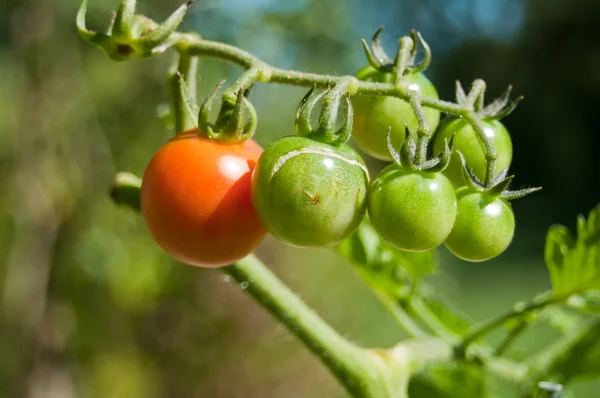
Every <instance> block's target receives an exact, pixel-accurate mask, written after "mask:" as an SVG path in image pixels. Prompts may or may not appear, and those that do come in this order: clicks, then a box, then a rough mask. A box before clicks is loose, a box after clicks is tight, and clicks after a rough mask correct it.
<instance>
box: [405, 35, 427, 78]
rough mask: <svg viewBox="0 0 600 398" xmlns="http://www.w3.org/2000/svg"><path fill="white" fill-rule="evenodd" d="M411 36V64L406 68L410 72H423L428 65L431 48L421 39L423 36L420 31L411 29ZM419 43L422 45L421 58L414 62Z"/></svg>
mask: <svg viewBox="0 0 600 398" xmlns="http://www.w3.org/2000/svg"><path fill="white" fill-rule="evenodd" d="M411 37H412V40H413V43H414V45H413V50H412V52H411V62H410V63H411V65H410V66H409V67H408V70H410V71H411V72H424V71H425V70H426V69H427V68H429V65H430V64H431V48H430V47H429V44H427V42H426V41H425V39H423V36H422V35H421V33H420V32H417V31H415V30H414V29H413V30H412V31H411ZM419 44H421V46H422V47H423V59H422V60H421V61H420V62H416V56H417V49H418V46H419Z"/></svg>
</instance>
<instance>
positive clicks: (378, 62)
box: [361, 26, 431, 76]
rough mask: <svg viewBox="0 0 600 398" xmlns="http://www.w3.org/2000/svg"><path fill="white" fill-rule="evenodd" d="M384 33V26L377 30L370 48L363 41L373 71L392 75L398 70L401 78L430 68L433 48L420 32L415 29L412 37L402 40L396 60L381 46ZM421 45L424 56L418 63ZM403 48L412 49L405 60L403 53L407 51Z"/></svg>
mask: <svg viewBox="0 0 600 398" xmlns="http://www.w3.org/2000/svg"><path fill="white" fill-rule="evenodd" d="M382 31H383V26H381V27H379V29H377V31H376V32H375V34H373V38H372V39H371V45H370V46H369V44H368V43H367V41H366V40H365V39H362V40H361V43H362V46H363V50H364V52H365V56H366V57H367V61H368V62H369V65H370V66H371V67H372V68H373V69H375V70H377V71H379V72H382V73H392V72H394V70H395V69H398V72H399V75H400V76H401V75H403V74H404V73H412V72H423V71H425V70H426V69H427V68H428V67H429V64H430V63H431V48H430V47H429V45H428V44H427V42H426V41H425V39H423V36H421V34H420V33H419V32H417V31H415V30H414V29H413V30H411V32H410V36H405V37H402V38H400V40H399V42H400V46H399V49H398V51H397V53H396V56H395V57H394V59H392V58H390V56H389V55H388V54H387V52H386V51H385V49H384V48H383V45H382V44H381V39H380V36H381V32H382ZM419 44H420V45H421V46H422V47H423V53H424V56H423V59H422V60H421V61H418V62H417V61H416V58H417V52H418V49H419ZM403 46H405V47H407V48H410V50H409V52H408V53H407V54H406V58H405V59H404V57H405V54H404V53H403V52H404V51H405V49H403Z"/></svg>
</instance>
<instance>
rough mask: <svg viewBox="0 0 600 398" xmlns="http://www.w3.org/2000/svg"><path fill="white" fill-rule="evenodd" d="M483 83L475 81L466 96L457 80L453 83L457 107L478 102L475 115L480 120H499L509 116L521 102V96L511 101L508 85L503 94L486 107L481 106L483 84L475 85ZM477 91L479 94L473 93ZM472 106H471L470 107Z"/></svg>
mask: <svg viewBox="0 0 600 398" xmlns="http://www.w3.org/2000/svg"><path fill="white" fill-rule="evenodd" d="M478 82H479V83H483V81H481V80H479V81H478V80H476V81H475V82H473V85H472V86H471V90H470V91H469V94H468V95H467V94H466V92H465V90H464V88H463V86H462V84H461V83H460V81H459V80H456V82H455V86H456V88H455V97H456V103H457V104H458V105H468V103H469V102H470V101H473V102H478V104H476V105H477V106H476V107H475V114H476V115H477V116H478V117H479V118H480V119H481V120H501V119H504V118H505V117H507V116H508V115H510V114H511V113H512V112H513V111H514V110H515V109H516V108H517V105H519V102H521V101H522V100H523V98H524V97H523V96H522V95H521V96H519V97H517V98H515V99H511V97H510V95H511V93H512V86H511V85H509V86H508V87H507V88H506V90H505V91H504V93H503V94H502V95H501V96H500V97H498V98H496V99H495V100H494V101H492V102H491V103H489V104H488V105H486V106H483V96H484V92H485V84H482V86H480V87H477V83H478ZM476 90H479V92H475V91H476ZM472 105H473V104H471V106H472Z"/></svg>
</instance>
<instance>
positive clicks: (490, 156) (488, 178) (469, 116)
mask: <svg viewBox="0 0 600 398" xmlns="http://www.w3.org/2000/svg"><path fill="white" fill-rule="evenodd" d="M463 118H464V119H465V120H466V121H467V122H469V123H470V124H471V126H473V129H474V130H475V133H476V134H477V137H478V138H479V141H480V142H481V143H482V144H483V147H484V150H485V159H486V161H487V169H486V173H485V186H486V187H491V185H492V181H493V179H494V173H495V169H496V159H497V158H498V153H497V152H496V148H494V144H493V143H492V140H491V139H490V138H489V137H488V136H487V135H486V134H485V130H484V129H483V125H482V124H481V119H479V117H477V115H475V114H474V113H473V112H467V113H466V114H464V115H463Z"/></svg>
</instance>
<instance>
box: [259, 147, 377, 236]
mask: <svg viewBox="0 0 600 398" xmlns="http://www.w3.org/2000/svg"><path fill="white" fill-rule="evenodd" d="M368 185H369V176H368V170H367V168H366V166H365V164H364V161H363V160H362V158H361V157H360V155H359V154H358V153H356V151H354V150H353V149H352V148H351V147H350V146H348V145H346V144H342V145H340V146H337V147H335V146H331V145H327V144H323V143H320V142H316V141H314V140H311V139H309V138H305V137H286V138H282V139H280V140H278V141H276V142H275V143H274V144H272V145H271V146H269V147H268V148H267V149H266V150H265V151H264V152H263V154H262V155H261V157H260V159H259V161H258V165H257V166H256V169H255V170H254V174H253V177H252V202H253V203H254V207H255V209H256V211H257V213H258V216H259V218H260V219H261V221H262V222H263V224H264V226H265V227H266V229H267V230H268V231H269V232H270V233H271V234H272V235H273V236H275V237H276V238H278V239H280V240H282V241H285V242H287V243H289V244H292V245H295V246H333V245H336V244H338V243H339V242H341V241H342V240H344V239H345V238H346V237H348V236H349V235H350V234H351V233H352V232H354V231H355V230H356V228H358V226H359V224H360V223H361V221H362V220H363V218H364V216H365V213H366V202H367V191H368Z"/></svg>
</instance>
